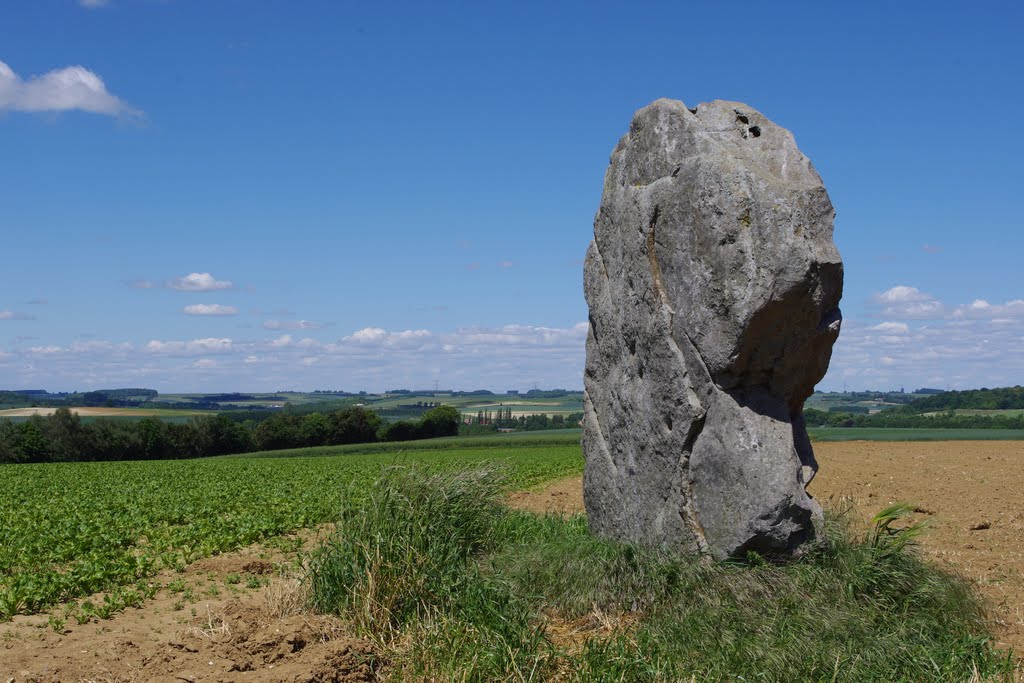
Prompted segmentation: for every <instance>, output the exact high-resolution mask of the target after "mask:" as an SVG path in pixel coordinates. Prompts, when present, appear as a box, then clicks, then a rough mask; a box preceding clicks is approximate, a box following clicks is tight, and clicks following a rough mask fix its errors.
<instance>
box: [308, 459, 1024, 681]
mask: <svg viewBox="0 0 1024 683" xmlns="http://www.w3.org/2000/svg"><path fill="white" fill-rule="evenodd" d="M500 493H501V483H500V480H499V478H498V477H497V476H496V475H495V473H494V472H493V471H492V470H485V471H478V472H470V473H460V474H434V475H429V474H426V473H423V472H419V471H417V470H415V469H392V470H390V471H389V472H387V473H386V474H385V476H384V477H383V478H382V479H381V480H380V481H378V482H377V484H376V486H375V487H374V489H373V492H372V495H371V496H370V497H371V501H372V502H371V504H370V505H369V506H361V507H359V508H352V509H348V510H345V514H344V516H343V519H342V522H341V524H340V525H339V527H338V530H337V534H336V536H335V537H334V538H333V539H332V540H331V541H330V543H328V544H327V545H326V546H324V547H323V548H322V549H321V550H320V552H319V553H318V554H317V555H316V556H315V558H314V560H313V562H312V565H311V574H310V582H311V586H312V593H313V596H314V597H313V600H314V604H315V605H316V606H317V607H318V608H320V609H322V610H325V611H331V612H337V613H340V614H342V615H344V616H346V617H347V618H348V619H349V620H350V621H351V623H352V624H353V625H354V626H355V627H356V628H357V629H359V630H360V631H361V632H362V633H364V634H366V635H368V636H370V637H371V638H373V639H374V640H375V641H376V642H377V643H378V644H379V646H380V652H381V657H382V659H384V660H386V661H387V662H388V663H389V666H388V668H387V669H386V671H387V672H388V675H389V676H390V677H391V678H393V679H398V680H401V679H408V680H423V679H432V680H465V681H500V680H508V681H513V680H514V681H520V680H552V679H556V680H568V681H678V680H700V681H703V680H758V681H816V680H823V681H825V680H827V681H928V680H941V681H946V680H950V681H955V680H970V679H972V677H975V678H976V679H977V678H981V679H991V680H1003V679H1005V680H1011V678H1012V676H1013V675H1014V674H1013V671H1014V670H1013V664H1012V660H1011V659H1010V658H1009V656H1007V655H1005V654H1002V653H999V652H998V651H996V650H994V649H993V648H992V647H991V645H990V644H989V642H988V636H987V634H986V632H985V628H984V619H983V617H984V615H983V611H982V607H981V605H980V603H979V602H978V600H977V598H976V597H975V596H974V594H973V593H972V591H971V590H970V588H969V586H968V585H967V584H966V583H964V582H963V581H962V580H961V579H959V578H957V577H956V576H953V575H951V574H948V573H945V572H944V571H942V570H940V569H938V568H936V567H935V566H933V565H931V564H929V563H928V562H926V561H924V560H923V559H921V558H920V557H919V556H918V555H917V554H916V553H915V552H914V551H913V547H912V542H913V538H914V536H915V535H916V534H917V533H919V532H920V531H921V530H920V528H917V527H913V526H909V527H908V526H902V525H901V524H902V522H901V519H902V516H903V514H904V513H905V512H906V509H905V508H902V507H898V506H897V507H893V508H889V509H887V510H884V511H882V512H881V513H880V514H879V515H878V516H877V517H876V518H875V519H874V520H873V522H874V526H873V527H872V528H871V529H870V531H869V532H868V533H866V534H865V533H858V532H857V531H855V529H856V528H859V527H856V526H853V525H851V523H850V521H849V516H848V515H846V514H835V515H830V516H829V518H828V521H827V528H826V533H825V534H824V535H823V537H824V540H822V541H821V542H819V543H818V544H817V545H815V546H814V547H813V548H812V549H811V550H810V551H809V552H808V553H807V554H806V555H805V556H804V557H803V558H801V559H800V560H798V561H795V562H792V563H790V564H785V565H773V564H770V563H768V562H766V561H764V560H762V559H761V558H760V557H758V556H756V555H751V556H749V557H748V558H747V559H746V561H744V562H741V563H732V564H716V563H713V562H710V561H707V560H704V559H699V558H683V557H679V556H675V555H672V554H669V553H667V552H663V551H660V550H657V549H649V548H639V547H634V546H630V545H625V544H617V543H611V542H607V541H603V540H600V539H597V538H594V537H592V536H590V535H589V534H588V533H587V529H586V523H585V520H583V519H582V518H581V517H575V518H570V519H560V518H555V517H538V516H534V515H530V514H527V513H521V512H513V511H510V510H508V509H507V508H505V507H503V506H502V505H501V504H500Z"/></svg>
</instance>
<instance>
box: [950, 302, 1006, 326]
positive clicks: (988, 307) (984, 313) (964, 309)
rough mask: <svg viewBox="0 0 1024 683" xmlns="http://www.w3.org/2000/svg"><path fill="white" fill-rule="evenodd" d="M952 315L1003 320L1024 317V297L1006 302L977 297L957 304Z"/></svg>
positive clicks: (954, 316)
mask: <svg viewBox="0 0 1024 683" xmlns="http://www.w3.org/2000/svg"><path fill="white" fill-rule="evenodd" d="M952 317H953V318H967V319H973V320H981V319H988V320H997V319H998V320H1003V321H1005V320H1012V319H1014V318H1024V299H1014V300H1013V301H1007V302H1006V303H1005V304H990V303H989V302H987V301H985V300H984V299H975V300H974V301H972V302H971V303H969V304H966V305H963V306H957V307H956V309H955V310H954V311H953V314H952Z"/></svg>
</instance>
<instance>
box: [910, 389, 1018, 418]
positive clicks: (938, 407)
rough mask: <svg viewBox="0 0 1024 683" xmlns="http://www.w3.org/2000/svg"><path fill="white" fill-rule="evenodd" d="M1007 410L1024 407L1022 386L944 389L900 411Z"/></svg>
mask: <svg viewBox="0 0 1024 683" xmlns="http://www.w3.org/2000/svg"><path fill="white" fill-rule="evenodd" d="M958 409H973V410H1007V409H1024V387H1022V386H1019V385H1018V386H1015V387H1004V388H1000V389H972V390H969V391H946V392H943V393H941V394H935V395H934V396H926V397H925V398H919V399H917V400H916V401H914V402H913V403H911V404H910V405H908V406H904V407H902V408H900V411H901V412H907V413H928V412H941V411H945V410H958Z"/></svg>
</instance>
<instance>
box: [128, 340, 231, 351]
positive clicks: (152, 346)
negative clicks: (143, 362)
mask: <svg viewBox="0 0 1024 683" xmlns="http://www.w3.org/2000/svg"><path fill="white" fill-rule="evenodd" d="M233 350H234V342H232V341H231V340H230V339H226V338H225V339H217V338H214V337H207V338H205V339H193V340H191V341H160V340H157V339H154V340H152V341H150V342H149V343H148V344H146V351H149V352H150V353H159V354H174V355H197V354H202V353H229V352H231V351H233Z"/></svg>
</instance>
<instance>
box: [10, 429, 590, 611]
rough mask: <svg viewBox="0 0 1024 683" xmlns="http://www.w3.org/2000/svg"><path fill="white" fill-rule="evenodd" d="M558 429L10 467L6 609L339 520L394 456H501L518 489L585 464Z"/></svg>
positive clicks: (446, 461)
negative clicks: (284, 453)
mask: <svg viewBox="0 0 1024 683" xmlns="http://www.w3.org/2000/svg"><path fill="white" fill-rule="evenodd" d="M553 436H554V437H555V438H551V437H549V438H547V439H544V438H537V437H532V435H531V437H532V438H527V439H506V440H504V441H499V440H493V441H487V440H486V439H479V440H476V439H474V440H464V443H463V444H462V445H461V447H456V446H455V445H454V444H451V443H449V444H444V443H442V444H429V445H428V444H421V443H414V444H380V445H379V446H380V448H378V449H377V450H376V452H369V453H358V452H352V450H348V451H346V450H345V449H344V448H335V449H334V451H335V452H334V453H333V454H330V453H322V452H317V453H311V454H310V455H316V456H319V457H303V456H302V455H300V454H297V453H295V452H291V453H290V454H291V455H293V457H289V458H275V457H231V458H210V459H203V460H185V461H156V462H152V461H151V462H108V463H56V464H42V465H6V466H3V468H2V473H3V476H2V477H0V619H4V618H9V617H11V616H12V615H14V614H18V613H31V612H37V611H40V610H43V609H46V608H47V607H49V606H51V605H54V604H57V603H59V602H63V601H66V600H69V599H72V598H76V597H80V596H84V595H88V594H91V593H93V592H96V591H104V590H111V589H114V588H116V587H118V586H126V585H129V584H131V583H133V582H136V581H138V580H139V579H142V578H145V577H147V576H150V575H152V574H154V573H155V572H157V571H159V570H161V569H163V568H168V567H177V568H180V567H183V566H184V565H185V564H187V563H189V562H192V561H194V560H197V559H199V558H201V557H204V556H207V555H210V554H212V553H216V552H222V551H227V550H230V549H233V548H237V547H240V546H243V545H247V544H249V543H253V542H255V541H258V540H260V539H264V538H267V537H270V536H275V535H279V534H282V533H285V532H288V531H291V530H294V529H297V528H301V527H307V526H311V525H316V524H320V523H323V522H328V521H331V520H332V519H334V518H335V517H336V515H337V514H338V512H339V505H340V499H341V495H342V493H343V491H346V490H352V491H355V492H359V491H362V490H365V489H367V488H368V485H369V484H370V483H371V482H372V481H373V480H375V479H376V478H377V477H378V475H379V474H380V473H381V472H382V470H383V468H385V467H387V466H389V465H393V464H411V463H416V464H417V465H421V466H423V467H426V468H442V469H445V468H464V467H469V466H472V465H476V464H480V463H482V462H494V463H499V464H501V465H503V466H504V467H505V468H506V469H507V472H508V485H509V486H510V487H518V488H521V487H527V486H531V485H534V484H537V483H540V482H542V481H544V480H547V479H551V478H555V477H559V476H563V475H567V474H571V473H576V472H580V471H581V470H582V467H583V461H582V458H581V456H580V449H579V445H578V442H577V437H576V436H575V435H573V434H568V435H566V434H562V435H553ZM559 437H560V438H561V441H560V440H559ZM441 441H443V440H441ZM481 441H483V442H485V443H484V444H483V445H480V442H481ZM310 450H318V451H323V450H325V449H310ZM263 455H265V456H266V455H272V454H263Z"/></svg>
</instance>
